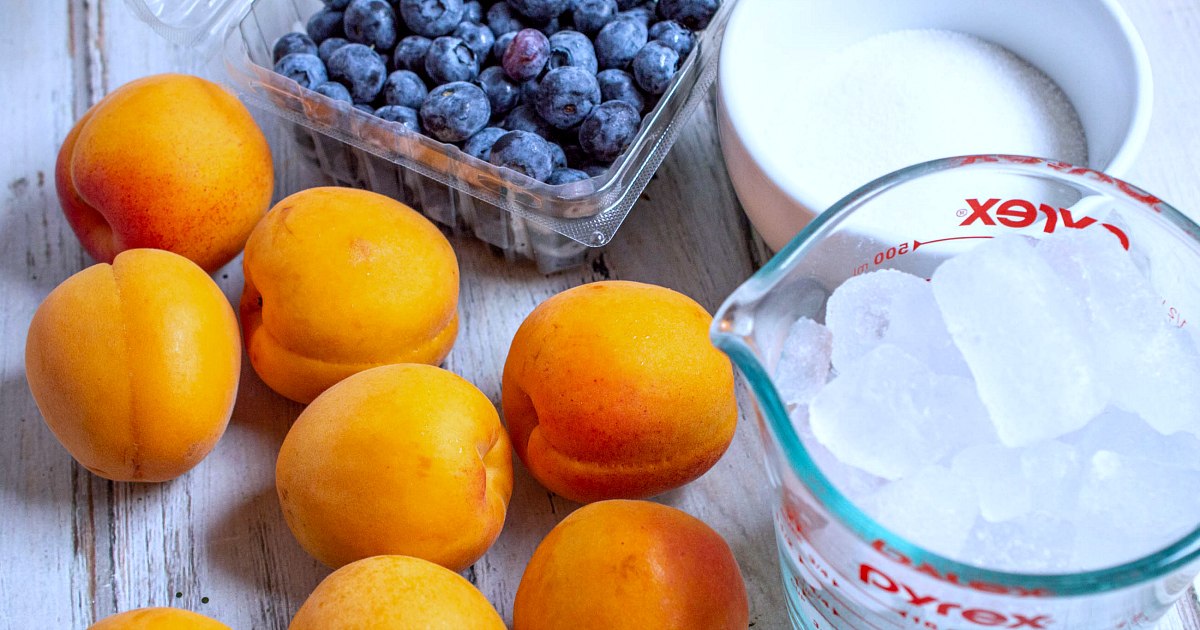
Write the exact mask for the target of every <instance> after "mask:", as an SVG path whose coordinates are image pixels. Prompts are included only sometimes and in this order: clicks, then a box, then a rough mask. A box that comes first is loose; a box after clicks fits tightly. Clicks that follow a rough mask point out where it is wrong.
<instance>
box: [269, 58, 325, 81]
mask: <svg viewBox="0 0 1200 630" xmlns="http://www.w3.org/2000/svg"><path fill="white" fill-rule="evenodd" d="M275 72H278V73H279V74H282V75H283V76H285V77H287V78H289V79H291V80H293V81H295V82H296V83H299V84H300V87H306V88H314V87H317V86H318V85H321V84H322V83H324V82H326V81H328V80H329V74H328V73H327V72H326V71H325V64H323V63H321V58H320V57H318V56H316V55H310V54H308V53H292V54H290V55H284V57H283V59H280V60H279V63H276V64H275Z"/></svg>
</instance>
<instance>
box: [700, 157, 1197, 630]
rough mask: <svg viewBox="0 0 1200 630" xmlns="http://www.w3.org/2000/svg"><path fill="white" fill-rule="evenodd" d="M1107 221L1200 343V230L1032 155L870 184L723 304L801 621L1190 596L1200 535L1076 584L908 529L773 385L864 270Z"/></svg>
mask: <svg viewBox="0 0 1200 630" xmlns="http://www.w3.org/2000/svg"><path fill="white" fill-rule="evenodd" d="M1095 224H1099V225H1100V226H1101V227H1103V228H1105V229H1108V230H1109V231H1111V232H1113V233H1114V234H1116V235H1117V236H1118V237H1120V238H1121V240H1122V242H1123V243H1124V244H1126V245H1127V247H1128V249H1129V251H1130V253H1131V255H1132V257H1133V259H1134V261H1135V263H1136V264H1138V265H1139V267H1140V268H1141V269H1143V271H1145V272H1146V274H1147V276H1148V277H1149V278H1150V281H1151V283H1152V284H1153V285H1154V287H1155V289H1156V290H1157V291H1158V293H1159V294H1160V295H1161V296H1162V297H1163V309H1164V315H1165V316H1166V317H1169V318H1170V321H1171V322H1172V323H1174V324H1175V325H1177V326H1180V327H1181V328H1183V330H1185V331H1187V332H1189V333H1190V334H1191V335H1192V336H1193V339H1196V338H1197V334H1198V333H1197V331H1196V328H1197V327H1196V325H1195V324H1192V325H1189V324H1188V318H1189V317H1192V318H1200V227H1197V226H1196V225H1195V224H1194V223H1192V222H1191V221H1190V220H1189V219H1187V218H1186V217H1184V216H1183V215H1182V214H1180V213H1179V212H1178V211H1176V210H1175V209H1174V208H1172V207H1170V206H1169V205H1167V204H1166V203H1164V202H1162V201H1161V200H1160V199H1158V198H1157V197H1155V196H1153V195H1151V194H1149V193H1147V192H1145V191H1143V190H1140V189H1138V188H1136V187H1134V186H1132V185H1130V184H1127V183H1125V182H1122V181H1120V180H1116V179H1114V178H1112V177H1109V176H1107V175H1104V174H1103V173H1099V172H1096V171H1092V170H1088V169H1084V168H1077V167H1074V166H1071V165H1068V164H1064V163H1061V162H1052V161H1047V160H1042V159H1038V158H1028V157H1020V156H1001V155H984V156H968V157H960V158H950V159H945V160H938V161H934V162H929V163H926V164H921V165H917V166H913V167H910V168H907V169H904V170H901V171H898V172H896V173H893V174H891V175H888V176H886V177H883V178H881V179H879V180H876V181H874V182H872V183H870V184H868V185H867V186H864V187H863V188H861V189H859V190H857V191H855V192H854V193H852V194H851V195H850V196H849V197H847V198H845V199H843V200H842V201H840V202H838V203H837V204H835V205H834V206H833V207H832V208H830V209H829V210H828V211H826V212H825V213H823V214H822V215H820V216H819V217H817V218H816V219H815V220H813V222H812V223H811V224H809V225H808V226H807V227H806V228H805V229H804V230H803V231H801V232H800V234H799V235H797V236H796V238H795V239H793V240H792V241H791V242H790V243H789V244H788V245H787V246H786V247H785V248H784V249H783V250H782V251H780V252H779V254H778V255H777V256H776V257H775V258H773V259H772V260H771V261H770V262H769V263H767V265H766V266H764V267H763V268H762V269H761V270H760V271H759V272H758V273H757V274H755V275H754V276H753V277H752V278H750V279H749V280H748V281H747V282H746V283H745V284H743V285H742V286H741V287H740V288H738V290H737V291H735V292H734V294H733V295H732V296H730V298H729V299H728V300H726V302H725V304H723V305H722V306H721V308H720V310H719V311H718V313H717V316H716V318H715V320H714V322H713V327H712V331H711V334H712V338H713V341H714V343H715V344H716V345H717V347H719V348H720V349H721V350H723V351H724V352H726V353H727V354H729V356H730V357H731V358H732V359H733V361H734V363H735V364H736V365H737V366H738V368H739V369H740V370H741V372H742V374H743V375H744V376H745V377H746V380H747V381H748V383H749V386H750V388H751V391H752V392H753V399H754V411H755V414H756V417H757V420H758V425H759V431H760V435H761V436H762V438H763V443H764V446H765V448H766V454H767V469H768V477H769V478H770V480H771V483H772V485H773V486H774V487H775V489H776V490H777V497H778V499H777V501H776V503H775V505H774V510H775V530H776V539H777V544H778V548H779V555H780V561H781V567H782V572H783V580H784V590H785V592H786V594H787V602H788V612H789V615H790V617H791V619H792V624H793V626H794V627H795V628H797V629H798V630H799V629H803V630H823V629H825V628H832V629H838V630H841V629H846V630H868V629H876V628H878V629H902V628H931V629H949V628H955V629H961V628H981V627H982V628H987V627H1004V628H1031V629H1037V628H1055V629H1059V628H1064V629H1071V630H1083V629H1087V630H1116V629H1127V628H1140V627H1147V626H1149V625H1150V624H1151V623H1153V622H1154V621H1155V620H1157V619H1158V618H1159V617H1161V616H1162V615H1163V613H1165V612H1166V611H1167V610H1168V609H1169V608H1170V607H1171V606H1172V605H1173V604H1174V603H1175V601H1176V600H1177V599H1178V598H1179V597H1180V596H1181V595H1182V594H1183V593H1184V592H1185V591H1186V590H1187V587H1188V585H1189V584H1190V583H1191V581H1192V579H1193V578H1194V577H1195V576H1196V574H1197V573H1198V572H1200V528H1197V529H1195V530H1193V531H1191V532H1190V533H1188V534H1187V535H1185V536H1183V537H1182V538H1180V539H1179V540H1177V541H1175V542H1173V543H1172V544H1170V545H1169V546H1167V547H1165V548H1163V549H1161V550H1159V551H1157V552H1155V553H1152V554H1150V555H1147V556H1144V557H1139V558H1136V559H1132V560H1131V561H1129V562H1126V563H1124V564H1121V565H1118V566H1113V567H1109V568H1104V569H1100V570H1095V571H1088V572H1080V573H1072V574H1060V575H1036V574H1017V573H1006V572H1000V571H991V570H985V569H981V568H978V567H973V566H969V565H965V564H962V563H959V562H955V561H953V560H950V559H948V558H945V557H942V556H939V555H937V554H934V553H932V552H930V551H927V550H925V549H922V548H921V547H919V546H917V545H914V544H912V543H910V542H908V541H906V540H904V539H902V538H900V537H898V536H896V535H895V534H892V533H891V532H889V531H888V530H886V529H885V528H883V527H882V526H880V525H879V524H878V523H876V522H874V521H873V520H872V519H871V518H870V517H868V516H867V515H866V514H865V513H864V512H862V511H861V510H860V509H859V508H858V507H856V506H855V505H854V504H853V503H852V502H851V501H850V500H848V499H847V498H846V497H845V496H843V495H842V494H841V493H840V492H839V491H838V490H837V489H836V488H835V487H834V486H833V485H832V484H831V482H830V481H829V479H827V478H826V476H825V475H824V474H822V472H821V471H820V470H819V469H818V467H817V466H816V464H815V463H814V462H813V460H812V458H811V457H810V456H809V454H808V453H807V452H806V451H805V449H804V447H803V445H802V444H801V442H800V439H799V437H798V435H797V433H796V431H795V429H794V428H793V426H792V424H791V422H790V421H789V419H788V413H787V411H786V410H785V408H784V405H783V403H782V401H781V400H780V397H779V394H778V392H777V391H776V389H775V386H774V385H773V384H772V381H771V375H772V374H773V373H774V369H775V366H776V364H777V363H778V360H779V355H780V351H781V349H782V346H783V342H784V338H785V337H786V335H787V332H788V329H789V327H790V325H791V324H792V323H793V322H795V321H796V320H797V319H798V318H799V317H809V318H812V319H815V320H816V321H818V322H823V321H824V306H825V302H826V300H827V299H828V297H829V295H830V294H831V293H832V292H833V290H834V289H836V288H837V287H838V286H839V285H840V284H841V283H842V282H844V281H845V280H846V279H848V278H850V277H852V276H856V275H859V274H862V273H866V272H868V271H875V270H878V269H898V270H901V271H905V272H908V273H912V274H915V275H918V276H921V277H925V278H928V277H929V276H930V275H931V274H932V273H933V270H934V269H935V268H936V267H937V266H938V264H940V263H941V262H942V261H943V260H945V259H946V258H948V257H951V256H954V255H955V254H958V253H960V252H962V251H966V250H967V249H969V248H970V247H973V246H975V245H977V244H979V243H980V242H982V240H983V239H986V238H990V237H994V236H997V235H1000V234H1006V233H1014V232H1015V233H1021V234H1025V235H1028V236H1031V237H1034V238H1038V237H1042V236H1045V235H1047V234H1050V233H1053V232H1055V231H1057V230H1064V229H1078V228H1083V227H1087V226H1091V225H1095ZM1197 321H1200V320H1197Z"/></svg>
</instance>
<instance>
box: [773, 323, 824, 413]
mask: <svg viewBox="0 0 1200 630" xmlns="http://www.w3.org/2000/svg"><path fill="white" fill-rule="evenodd" d="M832 349H833V334H832V333H830V332H829V329H827V328H825V327H824V326H822V325H820V324H818V323H817V322H814V321H813V320H811V319H808V318H807V317H801V318H800V319H798V320H796V323H794V324H792V327H791V329H789V330H788V335H787V339H785V340H784V342H783V352H782V353H781V354H780V355H779V367H778V368H776V370H775V387H776V388H777V389H778V390H779V395H780V396H781V397H782V398H783V402H784V404H786V405H793V404H794V405H807V404H808V403H809V402H810V401H811V400H812V398H813V396H816V395H817V392H819V391H821V388H822V387H824V386H825V382H826V381H828V380H829V356H830V353H831V352H832Z"/></svg>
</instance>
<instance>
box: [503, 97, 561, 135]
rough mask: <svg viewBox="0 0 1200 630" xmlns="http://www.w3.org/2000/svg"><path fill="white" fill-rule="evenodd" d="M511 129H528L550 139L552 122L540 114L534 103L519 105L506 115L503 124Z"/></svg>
mask: <svg viewBox="0 0 1200 630" xmlns="http://www.w3.org/2000/svg"><path fill="white" fill-rule="evenodd" d="M501 126H503V127H504V128H505V129H507V130H509V131H528V132H530V133H534V134H537V135H539V136H541V137H542V138H545V139H546V140H549V139H550V123H548V122H546V119H544V118H542V117H541V116H540V115H538V113H537V110H535V109H534V108H533V106H532V105H518V106H516V107H514V108H513V110H512V111H511V112H509V113H508V115H507V116H505V117H504V123H503V124H502V125H501Z"/></svg>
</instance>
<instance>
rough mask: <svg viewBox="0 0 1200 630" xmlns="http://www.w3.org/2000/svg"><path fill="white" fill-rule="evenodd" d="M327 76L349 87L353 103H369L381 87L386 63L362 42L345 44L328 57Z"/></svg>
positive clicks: (384, 77) (385, 75)
mask: <svg viewBox="0 0 1200 630" xmlns="http://www.w3.org/2000/svg"><path fill="white" fill-rule="evenodd" d="M329 76H331V77H333V78H334V79H336V80H337V81H338V82H340V83H344V84H345V85H346V87H348V88H350V96H351V97H353V98H354V102H355V103H370V102H371V101H373V100H375V97H376V96H378V95H379V91H380V90H381V89H383V81H384V80H385V79H386V78H387V65H385V64H384V63H383V60H382V59H381V58H380V57H379V55H378V54H377V53H376V52H375V51H374V50H371V49H370V48H368V47H366V46H364V45H362V44H346V45H345V46H342V47H341V48H339V49H337V51H336V52H334V53H333V55H331V56H330V57H329Z"/></svg>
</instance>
